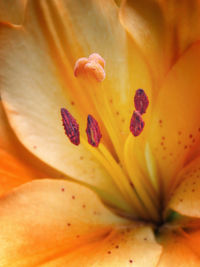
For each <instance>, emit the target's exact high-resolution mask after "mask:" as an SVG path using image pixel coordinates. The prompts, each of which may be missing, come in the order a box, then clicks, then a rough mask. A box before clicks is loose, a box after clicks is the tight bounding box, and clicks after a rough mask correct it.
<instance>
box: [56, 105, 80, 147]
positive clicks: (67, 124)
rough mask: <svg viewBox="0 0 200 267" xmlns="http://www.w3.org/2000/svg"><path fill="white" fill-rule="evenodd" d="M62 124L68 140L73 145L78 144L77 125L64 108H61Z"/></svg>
mask: <svg viewBox="0 0 200 267" xmlns="http://www.w3.org/2000/svg"><path fill="white" fill-rule="evenodd" d="M61 116H62V122H63V126H64V129H65V133H66V135H67V136H68V138H69V140H70V141H71V142H72V144H74V145H76V146H77V145H79V144H80V134H79V125H78V123H77V122H76V120H75V118H74V117H73V116H72V115H71V114H70V113H69V111H68V110H67V109H65V108H61Z"/></svg>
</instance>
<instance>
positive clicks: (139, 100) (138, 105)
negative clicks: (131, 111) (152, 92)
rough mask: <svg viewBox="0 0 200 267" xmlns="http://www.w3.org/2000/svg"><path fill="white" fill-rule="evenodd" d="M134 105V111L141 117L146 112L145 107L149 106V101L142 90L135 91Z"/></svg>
mask: <svg viewBox="0 0 200 267" xmlns="http://www.w3.org/2000/svg"><path fill="white" fill-rule="evenodd" d="M134 104H135V109H136V110H137V111H139V112H140V114H141V115H142V114H144V113H145V112H146V110H147V107H148V105H149V99H148V97H147V95H146V94H145V92H144V90H143V89H138V90H137V91H136V93H135V97H134Z"/></svg>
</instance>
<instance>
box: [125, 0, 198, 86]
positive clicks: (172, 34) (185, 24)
mask: <svg viewBox="0 0 200 267" xmlns="http://www.w3.org/2000/svg"><path fill="white" fill-rule="evenodd" d="M199 14H200V4H199V1H198V0H192V1H187V0H183V1H181V3H179V2H177V1H176V0H170V1H162V0H149V1H145V0H140V1H131V0H124V1H122V3H121V8H120V19H121V22H122V25H123V26H124V27H125V29H126V30H127V31H128V32H129V33H130V35H131V37H132V38H133V40H134V41H135V43H136V44H137V45H138V46H139V48H140V49H141V51H142V52H143V54H144V56H145V57H146V60H147V62H148V63H149V66H150V67H151V71H152V74H153V77H154V82H155V83H154V84H155V85H156V86H158V85H160V84H161V83H162V80H163V78H164V77H165V75H166V74H167V72H168V71H169V69H170V68H171V67H172V66H173V64H174V63H175V62H176V61H177V60H178V58H179V57H180V56H181V55H182V53H183V52H184V51H185V50H186V49H187V48H188V47H189V46H190V45H191V44H192V43H193V42H195V41H197V40H199V36H200V27H199ZM154 89H156V88H154ZM157 89H159V88H158V87H157Z"/></svg>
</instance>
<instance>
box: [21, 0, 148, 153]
mask: <svg viewBox="0 0 200 267" xmlns="http://www.w3.org/2000/svg"><path fill="white" fill-rule="evenodd" d="M88 12H89V15H88V16H86V15H85V14H87V13H88ZM80 18H81V20H80ZM94 25H95V27H94ZM25 27H26V29H27V31H29V32H30V34H31V35H32V36H33V38H34V39H35V36H34V32H33V31H32V29H35V28H37V31H38V33H39V32H41V30H42V32H41V34H40V36H37V37H36V38H37V39H38V38H40V39H41V40H40V41H39V42H38V40H37V41H36V44H37V46H38V45H39V44H40V42H42V43H43V41H44V40H42V39H46V40H45V43H46V42H47V45H48V47H47V48H46V49H48V51H50V56H51V58H50V59H51V60H53V64H54V65H55V66H56V69H57V71H58V73H57V74H58V75H59V79H60V80H61V82H62V87H63V88H65V91H66V92H67V97H68V101H69V104H68V105H69V107H70V109H71V105H70V103H73V104H75V108H76V111H79V114H81V116H80V120H81V121H83V116H84V117H85V118H86V117H87V114H91V112H92V115H94V116H95V118H96V119H97V120H98V121H100V124H101V125H100V126H101V129H102V130H103V139H104V140H103V141H104V142H105V143H106V144H107V146H109V148H110V149H112V146H111V145H110V142H109V141H110V140H109V137H110V139H111V141H112V143H113V144H114V147H115V150H116V151H117V153H118V157H119V158H120V157H121V152H122V149H121V147H122V144H123V142H124V140H125V138H126V136H127V133H128V125H129V120H130V116H131V114H132V111H133V96H134V92H135V90H136V89H138V87H145V88H146V90H150V89H151V88H150V85H151V82H150V77H149V74H148V72H147V67H146V65H145V63H144V61H143V59H142V57H141V55H140V53H138V51H137V50H136V48H135V46H134V45H133V44H132V42H131V40H130V38H129V37H127V34H126V32H125V31H124V29H123V27H122V26H121V25H120V23H119V20H118V9H117V8H116V5H115V3H114V2H113V1H112V0H103V1H92V0H89V1H87V5H86V4H85V3H84V2H83V1H80V0H76V1H74V0H70V1H63V0H62V1H59V2H58V1H50V2H49V1H42V2H41V1H38V0H37V1H35V0H34V1H30V5H29V8H28V12H27V21H26V25H25ZM111 32H112V35H111V34H110V33H111ZM46 51H47V50H46ZM94 53H98V54H100V55H101V56H102V57H103V58H104V59H105V61H106V68H105V72H106V79H105V80H104V82H103V83H102V84H101V85H99V83H98V85H96V84H94V83H92V82H90V81H89V82H87V83H84V82H83V80H79V79H74V77H73V67H74V64H75V62H76V61H77V60H78V59H79V58H82V57H88V56H89V55H91V54H94ZM48 55H49V53H48ZM141 77H142V79H141ZM66 105H67V103H66ZM72 108H73V107H72ZM84 122H85V120H84ZM81 124H83V122H81ZM107 135H108V136H109V137H108V136H107Z"/></svg>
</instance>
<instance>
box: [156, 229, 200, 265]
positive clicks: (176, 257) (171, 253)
mask: <svg viewBox="0 0 200 267" xmlns="http://www.w3.org/2000/svg"><path fill="white" fill-rule="evenodd" d="M160 243H161V244H162V245H163V252H162V254H161V257H160V260H159V262H158V264H157V265H156V267H169V266H171V267H180V266H181V267H188V266H190V267H198V266H200V259H199V256H198V255H196V253H195V251H193V250H192V248H191V247H190V244H188V239H187V238H185V237H184V236H182V235H181V234H178V233H176V232H174V233H169V232H168V233H166V234H165V235H164V236H162V237H161V239H160Z"/></svg>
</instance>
